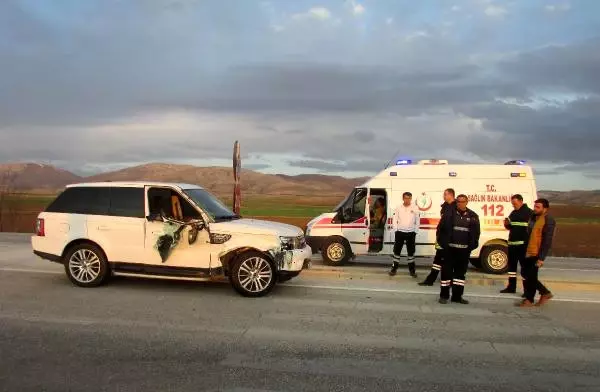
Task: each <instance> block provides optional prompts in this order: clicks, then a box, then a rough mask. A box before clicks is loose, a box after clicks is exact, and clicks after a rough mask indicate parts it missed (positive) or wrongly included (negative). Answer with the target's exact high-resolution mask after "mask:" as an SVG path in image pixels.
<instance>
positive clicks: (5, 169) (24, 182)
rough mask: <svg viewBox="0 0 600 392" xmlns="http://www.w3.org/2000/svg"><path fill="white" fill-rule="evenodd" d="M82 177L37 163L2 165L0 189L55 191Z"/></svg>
mask: <svg viewBox="0 0 600 392" xmlns="http://www.w3.org/2000/svg"><path fill="white" fill-rule="evenodd" d="M79 181H81V177H79V176H77V175H75V174H73V173H71V172H69V171H67V170H63V169H59V168H56V167H54V166H50V165H43V164H37V163H5V164H0V188H3V189H5V188H10V189H15V190H33V189H35V190H47V191H54V190H56V189H59V188H62V187H63V186H64V185H65V184H69V183H72V182H79Z"/></svg>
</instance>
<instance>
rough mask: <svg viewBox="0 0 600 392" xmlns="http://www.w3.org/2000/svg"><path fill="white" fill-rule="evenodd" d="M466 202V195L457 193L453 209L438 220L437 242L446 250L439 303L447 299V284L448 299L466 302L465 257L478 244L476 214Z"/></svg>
mask: <svg viewBox="0 0 600 392" xmlns="http://www.w3.org/2000/svg"><path fill="white" fill-rule="evenodd" d="M468 201H469V199H468V198H467V196H466V195H462V194H461V195H458V197H457V198H456V208H453V209H451V210H450V211H449V212H448V213H447V214H445V215H444V216H443V217H442V220H441V221H440V226H439V235H438V238H437V241H438V243H439V244H440V246H441V247H442V248H444V249H445V250H446V254H445V259H444V264H443V266H442V277H441V284H440V286H441V287H440V300H439V302H440V303H442V304H446V303H448V300H449V299H450V287H452V299H451V300H452V302H457V303H461V304H465V305H466V304H468V303H469V301H467V300H466V299H464V298H463V293H464V291H465V275H466V274H467V267H468V266H469V256H470V255H471V252H472V251H473V250H475V249H477V247H478V246H479V236H480V235H481V227H480V224H479V216H478V215H477V214H476V213H475V212H474V211H473V210H470V209H468V208H467V204H468Z"/></svg>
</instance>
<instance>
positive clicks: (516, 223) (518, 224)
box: [510, 222, 528, 227]
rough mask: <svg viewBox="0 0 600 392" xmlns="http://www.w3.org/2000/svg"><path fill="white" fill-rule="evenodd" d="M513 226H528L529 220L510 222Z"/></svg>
mask: <svg viewBox="0 0 600 392" xmlns="http://www.w3.org/2000/svg"><path fill="white" fill-rule="evenodd" d="M510 225H511V226H522V227H527V226H528V223H527V222H510Z"/></svg>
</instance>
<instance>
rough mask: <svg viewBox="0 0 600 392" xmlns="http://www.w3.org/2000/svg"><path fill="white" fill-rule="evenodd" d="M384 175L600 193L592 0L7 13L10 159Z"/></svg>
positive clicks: (3, 79) (1, 132) (250, 4)
mask: <svg viewBox="0 0 600 392" xmlns="http://www.w3.org/2000/svg"><path fill="white" fill-rule="evenodd" d="M236 139H238V140H240V142H241V146H242V152H243V156H244V160H243V166H245V167H247V168H253V169H257V170H261V171H264V172H270V173H276V172H279V173H287V174H296V173H332V174H341V175H345V176H358V175H365V174H366V175H369V174H373V173H375V172H377V171H378V170H379V169H381V168H382V167H383V166H385V164H386V162H387V161H389V160H390V159H393V158H394V157H395V156H402V157H407V158H413V159H423V158H440V159H448V160H449V161H451V162H452V161H454V162H464V161H467V162H498V163H503V162H505V161H507V160H511V159H526V160H528V161H529V162H530V163H531V164H532V165H534V167H535V168H536V170H537V175H538V179H539V186H540V187H541V188H545V189H547V188H551V189H558V190H561V189H599V188H600V153H599V152H598V150H599V149H600V1H597V0H556V1H554V0H547V1H543V0H512V1H509V0H506V1H502V0H419V1H415V0H360V1H359V0H356V1H344V0H311V1H306V0H270V1H268V0H267V1H255V0H137V1H136V0H86V1H82V0H54V1H53V0H45V1H44V0H2V1H0V160H1V161H35V162H45V163H52V164H56V165H58V166H61V167H64V168H67V169H71V170H73V171H76V172H78V173H83V174H85V173H91V172H97V171H101V170H108V169H113V168H119V167H122V166H128V165H132V164H138V163H145V162H171V163H191V164H198V165H230V163H231V150H232V144H233V142H234V141H235V140H236Z"/></svg>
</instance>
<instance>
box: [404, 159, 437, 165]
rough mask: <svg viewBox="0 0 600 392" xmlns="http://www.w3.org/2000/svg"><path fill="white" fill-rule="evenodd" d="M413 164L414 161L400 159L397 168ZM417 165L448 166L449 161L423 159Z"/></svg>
mask: <svg viewBox="0 0 600 392" xmlns="http://www.w3.org/2000/svg"><path fill="white" fill-rule="evenodd" d="M412 163H413V161H412V159H398V160H397V161H396V165H397V166H402V165H410V164H412ZM417 163H418V164H419V165H447V164H448V161H447V160H444V159H422V160H420V161H419V162H417Z"/></svg>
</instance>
